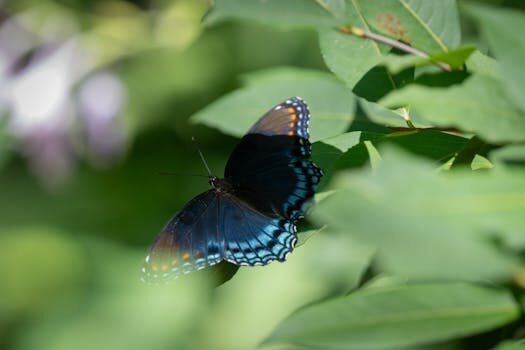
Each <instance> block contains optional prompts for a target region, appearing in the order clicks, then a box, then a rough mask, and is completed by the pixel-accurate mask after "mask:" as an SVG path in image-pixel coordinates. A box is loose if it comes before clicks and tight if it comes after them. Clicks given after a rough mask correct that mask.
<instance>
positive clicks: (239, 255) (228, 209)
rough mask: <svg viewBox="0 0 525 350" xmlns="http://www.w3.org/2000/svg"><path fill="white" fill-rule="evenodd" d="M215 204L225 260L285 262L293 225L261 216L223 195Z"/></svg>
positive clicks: (238, 261)
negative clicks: (219, 212) (217, 209)
mask: <svg viewBox="0 0 525 350" xmlns="http://www.w3.org/2000/svg"><path fill="white" fill-rule="evenodd" d="M219 201H220V204H219V207H220V209H221V228H222V232H223V233H224V238H225V249H224V251H225V256H224V258H225V260H227V261H229V262H231V263H234V264H237V265H250V266H254V265H266V264H268V263H270V262H272V261H275V260H277V261H285V260H286V258H287V257H288V254H289V253H290V252H291V251H292V250H293V247H294V246H295V243H296V241H297V237H296V227H295V225H294V224H293V223H291V222H289V221H288V220H286V219H283V218H276V217H270V216H268V215H265V214H263V213H261V212H260V211H258V210H257V209H255V208H254V207H252V206H251V205H250V204H248V203H246V202H244V201H243V200H241V199H239V198H237V197H235V196H233V195H230V194H227V193H226V194H224V195H223V196H220V197H219Z"/></svg>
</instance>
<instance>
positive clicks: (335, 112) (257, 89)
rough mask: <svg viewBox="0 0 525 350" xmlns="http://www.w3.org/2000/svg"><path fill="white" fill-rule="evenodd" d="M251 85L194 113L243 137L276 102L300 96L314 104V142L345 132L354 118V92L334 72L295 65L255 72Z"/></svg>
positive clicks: (311, 128)
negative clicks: (299, 67)
mask: <svg viewBox="0 0 525 350" xmlns="http://www.w3.org/2000/svg"><path fill="white" fill-rule="evenodd" d="M246 82H247V85H246V86H245V87H244V88H241V89H240V90H237V91H234V92H232V93H230V94H228V95H226V96H224V97H222V98H221V99H219V100H218V101H216V102H214V103H212V104H211V105H209V106H208V107H206V108H205V109H203V110H201V111H199V112H197V114H195V115H194V116H192V120H193V121H194V122H198V123H202V124H205V125H208V126H211V127H214V128H217V129H219V130H221V131H222V132H224V133H226V134H230V135H234V136H242V135H243V134H244V133H245V132H246V131H247V130H248V129H249V128H250V126H251V125H252V124H253V123H254V122H255V121H256V120H257V119H258V118H260V117H261V116H262V115H263V114H264V113H265V112H266V111H268V110H269V109H270V108H272V107H273V106H274V105H276V104H278V103H280V102H281V101H283V100H285V99H286V98H288V97H291V96H300V97H302V98H304V99H305V101H306V102H307V103H308V105H309V107H310V114H311V123H310V134H311V139H312V141H317V140H321V139H324V138H327V137H330V136H335V135H338V134H340V133H341V132H343V131H345V130H346V129H347V128H348V126H349V124H350V122H351V121H352V119H353V114H354V109H355V98H354V95H353V94H352V93H351V92H350V91H348V89H347V88H346V87H345V86H344V84H342V83H341V82H339V81H338V80H337V79H335V78H334V77H333V76H332V75H330V74H327V73H324V72H319V71H312V70H302V69H294V68H280V69H272V70H268V71H264V72H258V73H256V74H251V75H250V76H249V77H248V78H247V79H246Z"/></svg>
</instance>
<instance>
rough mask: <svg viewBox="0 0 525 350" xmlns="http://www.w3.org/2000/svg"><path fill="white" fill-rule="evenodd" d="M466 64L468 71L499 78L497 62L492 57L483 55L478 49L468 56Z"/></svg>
mask: <svg viewBox="0 0 525 350" xmlns="http://www.w3.org/2000/svg"><path fill="white" fill-rule="evenodd" d="M466 64H467V69H468V70H469V71H470V72H473V73H478V74H484V75H488V76H491V77H493V78H496V79H501V73H500V69H501V67H500V66H499V63H498V62H497V61H496V60H495V59H493V58H492V57H489V56H487V55H484V54H482V53H481V52H479V51H474V53H473V54H472V55H470V57H469V58H468V60H467V62H466Z"/></svg>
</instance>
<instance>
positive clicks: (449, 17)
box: [353, 0, 460, 52]
mask: <svg viewBox="0 0 525 350" xmlns="http://www.w3.org/2000/svg"><path fill="white" fill-rule="evenodd" d="M353 2H355V1H353ZM358 3H359V8H360V10H361V11H362V15H363V16H364V17H365V18H366V21H367V22H368V23H369V24H370V25H371V26H372V28H373V29H374V30H375V31H378V32H380V33H382V34H385V35H387V36H389V37H392V38H395V39H398V40H402V41H404V42H406V43H409V44H411V45H412V46H414V47H417V48H418V49H420V50H423V51H426V52H438V51H447V50H448V49H449V48H452V47H456V46H457V45H459V42H460V28H459V17H458V12H457V6H456V1H455V0H443V1H428V0H394V1H392V0H377V1H369V0H358Z"/></svg>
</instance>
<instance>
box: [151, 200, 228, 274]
mask: <svg viewBox="0 0 525 350" xmlns="http://www.w3.org/2000/svg"><path fill="white" fill-rule="evenodd" d="M218 213H219V202H218V199H217V195H216V193H215V191H214V190H210V191H207V192H204V193H202V194H200V195H198V196H197V197H195V198H193V199H192V200H191V201H189V202H188V203H187V204H186V205H185V206H184V207H183V208H182V209H181V210H180V211H178V212H177V213H176V214H175V215H174V216H173V217H172V218H171V219H170V220H169V221H168V223H167V224H166V226H165V227H164V228H163V229H162V231H161V232H160V233H159V235H158V236H157V237H156V238H155V240H154V241H153V244H152V245H151V247H150V250H149V253H148V255H147V256H146V259H145V262H144V267H143V273H144V279H145V280H146V281H150V282H152V281H156V280H168V279H171V278H175V277H177V276H178V275H180V274H183V273H188V272H191V271H194V270H200V269H202V268H204V267H207V266H211V265H215V264H217V263H218V262H220V261H221V260H223V257H224V237H223V235H222V233H221V232H220V231H219V216H218Z"/></svg>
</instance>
